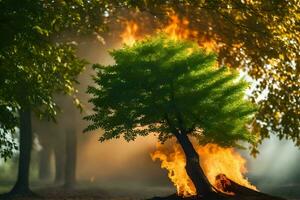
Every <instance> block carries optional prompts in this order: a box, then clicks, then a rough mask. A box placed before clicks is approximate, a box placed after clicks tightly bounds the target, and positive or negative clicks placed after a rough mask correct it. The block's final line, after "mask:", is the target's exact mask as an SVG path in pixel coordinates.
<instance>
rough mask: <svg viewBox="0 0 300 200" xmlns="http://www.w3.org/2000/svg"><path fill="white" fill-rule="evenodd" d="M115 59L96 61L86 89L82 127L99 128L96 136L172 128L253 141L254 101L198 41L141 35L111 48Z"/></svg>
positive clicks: (164, 135) (221, 139)
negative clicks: (88, 110) (87, 109)
mask: <svg viewBox="0 0 300 200" xmlns="http://www.w3.org/2000/svg"><path fill="white" fill-rule="evenodd" d="M111 55H112V57H113V58H114V60H115V64H114V65H110V66H101V65H95V69H96V71H97V76H96V77H95V78H94V79H95V83H96V87H89V89H88V93H90V94H92V95H93V97H92V99H91V100H90V101H91V102H92V103H93V105H94V111H95V113H94V114H93V115H90V116H87V117H86V119H87V120H90V121H91V124H90V125H89V126H88V127H87V129H86V130H94V129H97V128H103V129H104V130H105V133H104V134H103V135H102V137H101V138H100V140H101V141H103V140H106V139H111V138H118V137H120V136H124V138H125V139H126V140H134V139H135V138H136V137H137V136H138V135H142V136H145V135H147V134H149V133H158V134H159V139H160V141H162V142H163V141H165V140H166V139H168V138H170V137H172V136H174V135H173V134H174V133H175V132H179V133H181V134H190V135H192V136H195V137H196V138H197V139H198V141H199V142H200V143H207V142H214V143H218V144H220V145H235V144H236V142H237V141H238V140H245V141H248V142H255V136H254V135H252V133H251V132H250V131H249V130H248V128H247V126H246V124H249V123H250V122H251V117H253V113H254V112H255V107H254V106H253V104H252V103H250V102H249V100H247V99H246V98H245V94H244V92H245V89H246V87H247V84H246V83H245V82H243V81H242V80H238V73H237V72H236V71H233V70H229V69H228V68H226V67H224V66H222V67H218V65H217V63H216V59H217V56H216V54H214V53H209V52H206V51H205V50H204V49H201V48H200V47H199V46H198V44H197V43H194V42H191V41H187V40H174V39H170V38H168V37H167V36H165V35H158V36H155V37H150V38H146V39H144V40H142V41H139V42H136V43H135V44H134V45H133V46H124V47H123V48H121V49H118V50H114V51H112V52H111Z"/></svg>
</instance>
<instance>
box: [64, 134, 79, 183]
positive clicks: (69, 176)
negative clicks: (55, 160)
mask: <svg viewBox="0 0 300 200" xmlns="http://www.w3.org/2000/svg"><path fill="white" fill-rule="evenodd" d="M76 145H77V136H76V131H74V130H73V129H69V130H67V131H66V163H65V188H67V189H72V188H73V187H74V185H75V181H76V152H77V151H76Z"/></svg>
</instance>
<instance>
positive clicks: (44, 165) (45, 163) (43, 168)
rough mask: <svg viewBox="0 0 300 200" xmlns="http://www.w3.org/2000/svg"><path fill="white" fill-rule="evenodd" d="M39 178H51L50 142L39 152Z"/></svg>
mask: <svg viewBox="0 0 300 200" xmlns="http://www.w3.org/2000/svg"><path fill="white" fill-rule="evenodd" d="M39 155H40V162H39V179H40V180H49V178H50V176H51V167H50V166H51V162H50V161H51V146H50V144H44V145H43V147H42V150H41V151H40V153H39Z"/></svg>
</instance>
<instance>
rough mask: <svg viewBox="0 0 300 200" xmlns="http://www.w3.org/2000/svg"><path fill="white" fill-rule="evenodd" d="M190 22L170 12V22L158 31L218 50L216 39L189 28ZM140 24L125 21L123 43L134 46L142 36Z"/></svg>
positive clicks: (211, 49)
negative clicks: (140, 34)
mask: <svg viewBox="0 0 300 200" xmlns="http://www.w3.org/2000/svg"><path fill="white" fill-rule="evenodd" d="M189 25H190V22H189V21H188V20H187V19H186V18H183V19H180V18H179V17H178V16H177V15H176V14H175V13H174V12H171V13H169V22H168V24H167V25H166V26H165V27H164V28H162V29H158V30H156V32H163V33H166V34H167V35H168V36H169V37H170V38H172V39H174V40H177V39H190V40H195V41H197V42H198V44H199V46H200V47H202V48H204V49H206V50H207V51H218V45H217V43H216V42H215V41H214V40H211V39H208V38H207V37H205V36H203V35H202V36H201V35H200V34H199V32H198V31H196V30H191V29H190V28H189ZM138 33H139V26H138V24H137V23H136V22H135V21H132V20H129V21H125V29H124V31H123V32H122V33H121V35H120V36H121V38H122V43H124V44H127V45H129V46H132V45H133V44H134V43H135V42H136V40H138V39H140V38H141V37H140V36H139V35H138Z"/></svg>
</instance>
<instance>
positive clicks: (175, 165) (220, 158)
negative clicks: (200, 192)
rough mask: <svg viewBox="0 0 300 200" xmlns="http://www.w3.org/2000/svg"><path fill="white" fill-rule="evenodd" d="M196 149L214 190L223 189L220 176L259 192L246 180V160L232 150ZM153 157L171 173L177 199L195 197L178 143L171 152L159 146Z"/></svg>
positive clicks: (215, 148)
mask: <svg viewBox="0 0 300 200" xmlns="http://www.w3.org/2000/svg"><path fill="white" fill-rule="evenodd" d="M195 147H196V150H197V152H198V154H199V156H200V165H201V167H202V168H203V170H204V173H205V175H206V176H207V178H208V180H209V182H210V183H211V184H212V185H213V186H214V187H216V188H217V189H220V187H219V186H218V184H217V183H216V181H215V179H216V176H217V175H219V174H225V175H226V176H227V177H228V178H229V179H231V180H233V181H234V182H236V183H238V184H240V185H242V186H245V187H248V188H251V189H254V190H257V189H256V187H255V186H253V185H251V183H250V182H249V181H248V180H247V179H246V178H245V173H246V172H247V168H246V160H245V159H244V158H243V157H242V156H241V155H240V154H239V153H238V152H236V151H235V150H234V149H233V148H222V147H220V146H218V145H216V144H207V145H205V146H199V145H198V146H195ZM151 157H152V159H153V160H157V159H158V160H160V161H161V167H162V168H164V169H167V170H168V176H169V178H170V180H171V181H172V182H173V184H174V185H175V187H176V189H177V193H178V195H180V196H191V195H195V194H196V190H195V187H194V185H193V183H192V181H191V180H190V178H189V177H188V175H187V173H186V171H185V155H184V153H183V151H182V149H181V147H180V146H179V144H176V143H175V144H173V145H172V147H171V148H168V147H166V146H165V145H160V144H158V145H157V150H156V151H155V152H153V153H152V154H151Z"/></svg>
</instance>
